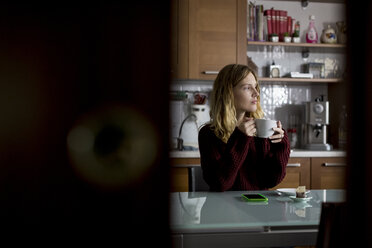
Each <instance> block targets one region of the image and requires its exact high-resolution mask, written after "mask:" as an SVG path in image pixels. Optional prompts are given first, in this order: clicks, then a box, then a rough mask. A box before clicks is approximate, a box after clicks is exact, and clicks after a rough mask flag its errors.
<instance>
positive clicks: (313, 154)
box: [169, 149, 346, 158]
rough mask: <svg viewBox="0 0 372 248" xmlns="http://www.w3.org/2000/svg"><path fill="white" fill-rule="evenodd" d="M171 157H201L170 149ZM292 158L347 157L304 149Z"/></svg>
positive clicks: (297, 150)
mask: <svg viewBox="0 0 372 248" xmlns="http://www.w3.org/2000/svg"><path fill="white" fill-rule="evenodd" d="M169 157H170V158H200V153H199V150H197V151H170V152H169ZM290 157H291V158H304V157H305V158H307V157H346V152H345V151H341V150H331V151H309V150H302V149H295V150H291V154H290Z"/></svg>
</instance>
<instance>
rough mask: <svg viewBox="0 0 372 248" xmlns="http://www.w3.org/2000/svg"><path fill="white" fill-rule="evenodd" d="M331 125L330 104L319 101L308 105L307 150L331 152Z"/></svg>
mask: <svg viewBox="0 0 372 248" xmlns="http://www.w3.org/2000/svg"><path fill="white" fill-rule="evenodd" d="M328 124H329V102H328V101H320V100H317V101H315V102H307V103H306V127H305V147H304V148H305V149H308V150H317V151H329V150H331V149H332V145H330V144H327V125H328Z"/></svg>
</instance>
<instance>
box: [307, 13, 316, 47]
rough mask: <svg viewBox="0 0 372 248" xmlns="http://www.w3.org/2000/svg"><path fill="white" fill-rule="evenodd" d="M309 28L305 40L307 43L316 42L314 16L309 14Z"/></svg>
mask: <svg viewBox="0 0 372 248" xmlns="http://www.w3.org/2000/svg"><path fill="white" fill-rule="evenodd" d="M309 19H310V22H309V28H308V30H307V32H306V42H307V43H318V32H317V31H316V28H315V16H314V15H311V16H310V18H309Z"/></svg>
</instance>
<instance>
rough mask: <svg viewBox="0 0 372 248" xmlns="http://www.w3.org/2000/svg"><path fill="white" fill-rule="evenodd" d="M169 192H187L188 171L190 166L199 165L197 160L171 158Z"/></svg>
mask: <svg viewBox="0 0 372 248" xmlns="http://www.w3.org/2000/svg"><path fill="white" fill-rule="evenodd" d="M170 164H171V170H170V176H171V178H170V191H171V192H187V191H189V170H188V168H189V167H190V166H196V165H200V159H199V158H172V159H171V160H170Z"/></svg>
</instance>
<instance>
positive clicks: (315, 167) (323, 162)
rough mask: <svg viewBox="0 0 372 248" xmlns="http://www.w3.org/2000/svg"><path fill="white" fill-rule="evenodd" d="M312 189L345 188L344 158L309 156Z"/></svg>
mask: <svg viewBox="0 0 372 248" xmlns="http://www.w3.org/2000/svg"><path fill="white" fill-rule="evenodd" d="M311 175H312V177H311V188H312V189H344V188H346V184H345V181H346V180H345V179H346V178H345V176H346V159H345V158H311Z"/></svg>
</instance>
